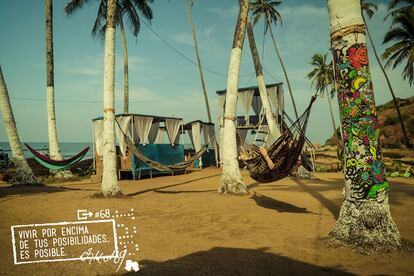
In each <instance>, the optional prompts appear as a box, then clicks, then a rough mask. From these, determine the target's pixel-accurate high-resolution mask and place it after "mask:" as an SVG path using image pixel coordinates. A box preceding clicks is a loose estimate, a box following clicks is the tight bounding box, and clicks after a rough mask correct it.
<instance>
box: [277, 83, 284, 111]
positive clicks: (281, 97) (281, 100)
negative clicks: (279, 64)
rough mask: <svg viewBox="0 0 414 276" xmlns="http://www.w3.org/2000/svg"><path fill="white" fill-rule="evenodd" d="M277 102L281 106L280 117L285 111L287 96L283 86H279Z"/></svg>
mask: <svg viewBox="0 0 414 276" xmlns="http://www.w3.org/2000/svg"><path fill="white" fill-rule="evenodd" d="M277 87H278V89H277V102H278V104H279V115H281V116H282V115H283V111H284V110H285V96H284V95H283V86H282V85H278V86H277Z"/></svg>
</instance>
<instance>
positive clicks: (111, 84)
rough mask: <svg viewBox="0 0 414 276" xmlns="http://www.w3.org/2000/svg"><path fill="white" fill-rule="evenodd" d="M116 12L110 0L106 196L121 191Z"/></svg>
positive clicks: (106, 70)
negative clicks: (116, 96) (119, 184)
mask: <svg viewBox="0 0 414 276" xmlns="http://www.w3.org/2000/svg"><path fill="white" fill-rule="evenodd" d="M115 14H116V0H108V2H107V16H106V29H105V54H104V132H103V139H104V141H103V144H104V154H103V176H102V185H101V192H102V194H103V195H104V196H106V197H112V196H117V195H118V194H120V193H121V191H120V188H119V186H118V181H117V165H116V150H115V108H114V104H115V99H114V98H115V91H114V89H115Z"/></svg>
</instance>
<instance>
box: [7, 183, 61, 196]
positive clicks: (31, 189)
mask: <svg viewBox="0 0 414 276" xmlns="http://www.w3.org/2000/svg"><path fill="white" fill-rule="evenodd" d="M64 191H66V189H65V188H62V187H56V186H46V185H14V186H5V187H0V198H2V197H9V196H14V195H22V196H24V195H31V194H39V193H56V192H64Z"/></svg>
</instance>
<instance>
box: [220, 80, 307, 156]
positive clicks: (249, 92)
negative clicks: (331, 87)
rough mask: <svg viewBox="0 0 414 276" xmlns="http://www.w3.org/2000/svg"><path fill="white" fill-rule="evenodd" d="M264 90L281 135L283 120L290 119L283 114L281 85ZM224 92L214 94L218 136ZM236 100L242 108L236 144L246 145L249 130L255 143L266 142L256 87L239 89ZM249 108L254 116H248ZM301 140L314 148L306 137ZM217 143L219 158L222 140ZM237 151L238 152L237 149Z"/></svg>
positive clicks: (283, 102) (261, 109)
mask: <svg viewBox="0 0 414 276" xmlns="http://www.w3.org/2000/svg"><path fill="white" fill-rule="evenodd" d="M266 90H267V93H268V95H269V100H270V104H271V107H272V112H273V114H274V115H275V117H276V118H277V121H278V125H279V126H280V127H281V132H282V133H283V131H284V130H286V129H288V126H287V124H286V122H285V120H290V118H289V117H288V116H287V114H286V113H285V101H284V92H283V84H282V83H273V84H268V85H266ZM226 92H227V91H226V90H219V91H217V92H216V94H217V98H218V106H219V118H218V119H219V122H220V134H222V132H223V116H224V112H225V106H224V102H225V100H226ZM238 100H239V102H240V105H241V106H242V114H240V112H238V113H237V121H236V124H237V125H236V128H237V136H238V138H239V139H238V142H240V143H241V145H243V144H247V142H246V139H247V134H248V131H249V130H251V132H252V134H255V138H254V141H255V142H256V141H263V140H266V139H267V138H266V135H267V134H264V133H266V132H268V130H267V131H266V129H268V125H267V120H266V116H265V114H263V108H262V101H261V98H260V92H259V88H258V86H251V87H244V88H239V89H238ZM250 106H251V107H252V109H253V112H254V114H255V115H249V112H250ZM291 124H292V125H293V121H291ZM258 134H261V135H263V137H262V139H260V137H259V138H258ZM221 136H222V135H220V137H221ZM303 139H304V141H305V142H306V144H307V145H309V146H310V147H311V148H314V146H313V145H312V143H311V142H310V141H309V139H308V138H307V137H306V136H304V138H303ZM218 142H219V145H220V156H221V145H222V139H221V138H220V139H219V141H218ZM238 150H240V148H239V147H238ZM305 159H306V158H305Z"/></svg>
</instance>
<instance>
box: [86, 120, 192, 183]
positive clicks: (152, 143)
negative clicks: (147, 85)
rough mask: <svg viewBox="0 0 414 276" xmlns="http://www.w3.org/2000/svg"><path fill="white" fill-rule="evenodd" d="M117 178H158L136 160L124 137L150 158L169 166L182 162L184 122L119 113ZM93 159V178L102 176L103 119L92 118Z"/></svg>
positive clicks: (159, 172)
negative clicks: (129, 176)
mask: <svg viewBox="0 0 414 276" xmlns="http://www.w3.org/2000/svg"><path fill="white" fill-rule="evenodd" d="M115 118H116V123H115V132H116V137H117V141H118V145H117V157H118V162H117V170H118V178H119V179H122V178H124V177H125V176H126V175H128V174H130V175H132V178H133V179H137V178H141V176H143V175H149V176H151V177H152V176H153V175H158V174H162V173H165V172H161V171H157V170H156V169H154V168H152V167H150V166H149V165H147V164H146V163H144V162H142V161H141V160H140V159H138V158H137V157H136V156H135V155H134V154H132V153H131V151H130V150H129V149H128V147H127V144H126V141H125V137H124V134H125V135H126V136H128V137H129V138H131V140H132V141H133V142H134V144H135V145H136V147H137V148H138V149H139V150H140V151H141V152H142V153H143V154H144V155H145V156H146V157H148V158H149V159H151V160H154V161H156V162H159V163H162V164H165V165H170V164H175V163H179V162H183V161H184V145H183V144H182V143H180V141H181V140H182V139H181V135H182V133H183V126H184V125H183V119H182V118H173V117H163V116H155V115H143V114H119V115H116V116H115ZM92 128H93V156H94V162H93V163H94V168H95V172H96V175H95V177H96V178H98V179H100V177H101V176H102V156H103V118H102V117H99V118H96V119H93V122H92Z"/></svg>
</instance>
